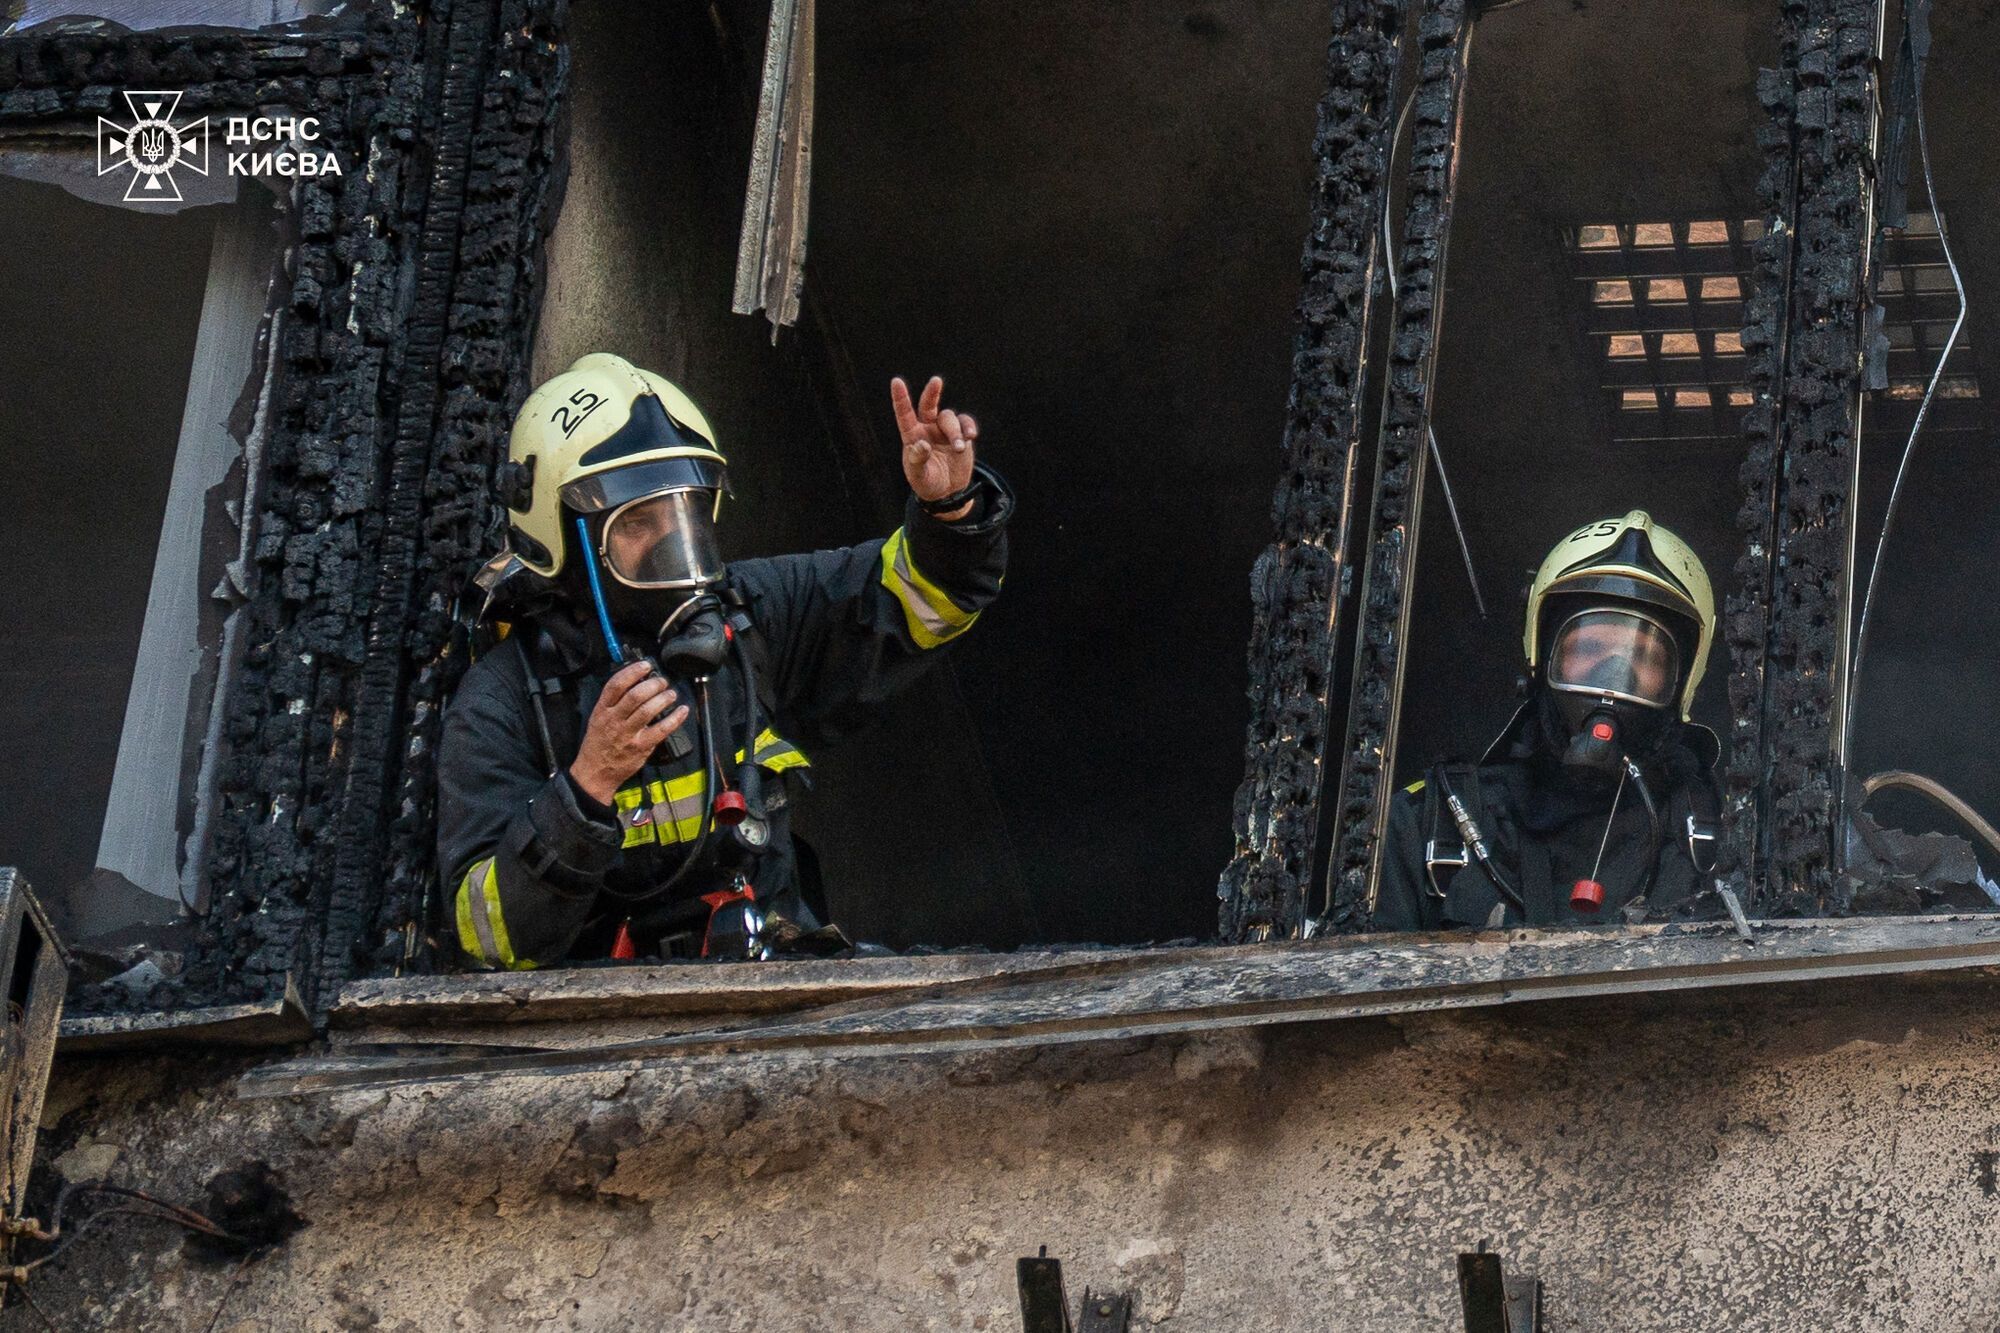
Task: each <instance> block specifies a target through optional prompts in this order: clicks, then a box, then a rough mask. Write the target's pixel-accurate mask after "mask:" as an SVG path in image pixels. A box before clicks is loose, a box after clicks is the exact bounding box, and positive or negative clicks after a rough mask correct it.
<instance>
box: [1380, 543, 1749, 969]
mask: <svg viewBox="0 0 2000 1333" xmlns="http://www.w3.org/2000/svg"><path fill="white" fill-rule="evenodd" d="M1714 638H1715V595H1714V592H1713V590H1712V589H1711V588H1710V586H1709V581H1708V574H1707V571H1706V570H1704V569H1703V568H1702V564H1701V561H1700V559H1699V558H1697V557H1696V555H1695V553H1694V551H1693V550H1692V549H1691V548H1690V547H1689V546H1688V544H1687V543H1686V542H1684V541H1682V540H1681V539H1680V537H1678V536H1677V535H1675V534H1674V533H1673V532H1671V531H1669V530H1668V529H1667V528H1665V527H1663V526H1661V525H1660V524H1658V523H1656V522H1654V521H1653V518H1652V516H1651V515H1649V514H1647V513H1646V512H1645V511H1644V510H1641V509H1635V510H1632V511H1631V512H1630V513H1628V514H1625V515H1624V516H1623V517H1619V518H1607V519H1603V520H1600V521H1598V522H1594V523H1586V524H1585V525H1584V526H1582V527H1580V528H1578V529H1577V530H1576V531H1574V532H1572V533H1570V534H1569V535H1568V536H1567V537H1565V538H1563V539H1562V540H1561V541H1559V542H1557V543H1556V546H1555V549H1554V550H1552V551H1550V552H1549V555H1548V558H1547V559H1546V560H1544V561H1543V562H1542V565H1541V568H1540V569H1539V570H1538V571H1537V572H1536V575H1535V581H1534V584H1533V586H1532V587H1531V589H1530V590H1529V594H1528V608H1527V616H1526V623H1525V625H1524V627H1523V630H1522V649H1523V652H1524V655H1525V657H1526V661H1527V666H1528V697H1527V699H1526V700H1525V701H1524V702H1523V703H1522V705H1521V707H1520V708H1519V709H1518V710H1517V711H1516V713H1515V715H1514V717H1513V720H1512V721H1511V722H1509V724H1508V725H1507V728H1506V729H1505V730H1504V731H1503V732H1502V733H1501V735H1500V737H1499V739H1497V740H1496V741H1495V742H1494V743H1493V744H1492V746H1490V747H1489V748H1488V750H1487V752H1486V754H1485V756H1484V757H1483V758H1482V759H1481V760H1480V762H1479V763H1477V764H1439V765H1436V766H1434V767H1433V768H1431V769H1430V771H1429V772H1428V773H1427V774H1426V776H1425V778H1424V780H1423V781H1421V782H1417V783H1413V784H1412V785H1411V786H1410V787H1408V788H1407V789H1405V790H1404V791H1402V792H1399V793H1398V794H1397V797H1396V800H1395V801H1394V802H1393V804H1392V805H1391V808H1390V815H1389V828H1388V835H1387V840H1386V842H1385V844H1384V847H1383V858H1382V876H1381V883H1380V885H1379V887H1378V891H1377V894H1376V899H1375V906H1374V924H1375V925H1376V927H1377V928H1378V929H1384V930H1397V929H1403V930H1415V929H1438V928H1441V927H1487V926H1501V925H1518V924H1527V925H1556V924H1564V923H1573V922H1580V921H1589V920H1602V919H1604V918H1606V917H1607V916H1611V917H1612V918H1613V919H1618V918H1619V917H1620V916H1621V915H1622V916H1624V917H1631V918H1637V917H1639V916H1642V915H1644V914H1645V913H1648V912H1655V911H1659V910H1662V909H1665V908H1668V907H1670V906H1671V905H1672V904H1674V903H1675V902H1678V901H1680V900H1682V899H1685V898H1687V897H1689V896H1691V895H1693V894H1694V893H1696V892H1698V891H1699V890H1700V889H1701V888H1703V887H1705V880H1706V877H1707V875H1708V873H1709V871H1710V869H1711V868H1712V866H1713V863H1714V855H1713V854H1714V849H1715V837H1716V816H1717V812H1718V810H1719V808H1720V804H1721V797H1720V793H1719V792H1718V790H1717V788H1716V783H1715V772H1714V770H1715V763H1716V760H1717V757H1718V751H1719V749H1720V746H1719V743H1718V742H1717V740H1716V738H1715V735H1714V733H1713V732H1711V731H1709V730H1708V729H1707V728H1706V727H1701V726H1698V725H1696V724H1694V723H1693V722H1691V721H1690V720H1689V719H1690V717H1691V716H1692V709H1693V706H1694V696H1695V689H1696V687H1697V686H1699V685H1700V683H1701V679H1702V675H1703V672H1704V669H1705V667H1706V664H1707V661H1708V654H1709V649H1710V646H1711V644H1712V643H1713V640H1714Z"/></svg>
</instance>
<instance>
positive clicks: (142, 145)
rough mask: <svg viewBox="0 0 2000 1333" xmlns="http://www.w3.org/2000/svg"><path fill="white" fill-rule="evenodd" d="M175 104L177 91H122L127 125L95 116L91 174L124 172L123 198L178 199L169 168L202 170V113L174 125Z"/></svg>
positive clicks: (134, 200) (202, 173) (205, 141)
mask: <svg viewBox="0 0 2000 1333" xmlns="http://www.w3.org/2000/svg"><path fill="white" fill-rule="evenodd" d="M180 104H181V95H180V94H179V93H126V94H125V105H126V106H127V107H129V108H131V111H132V123H131V124H130V125H120V124H118V123H117V122H116V121H113V120H107V119H105V118H104V117H103V116H99V117H98V118H97V174H98V175H100V176H103V175H108V174H109V173H111V172H113V171H121V170H122V171H130V172H131V173H132V183H131V184H130V185H128V186H126V187H125V202H126V203H128V204H133V203H138V204H147V203H179V202H180V198H181V192H180V188H179V187H178V186H176V185H175V184H174V169H175V168H176V167H186V168H187V169H188V170H189V171H192V172H194V173H195V174H196V175H197V176H206V175H207V174H208V117H207V116H203V117H202V118H201V119H199V120H191V121H188V122H187V123H186V124H183V125H176V124H174V110H175V108H177V107H178V106H180Z"/></svg>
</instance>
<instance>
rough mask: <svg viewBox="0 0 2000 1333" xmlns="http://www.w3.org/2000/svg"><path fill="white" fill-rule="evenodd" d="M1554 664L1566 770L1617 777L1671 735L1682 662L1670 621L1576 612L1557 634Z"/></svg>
mask: <svg viewBox="0 0 2000 1333" xmlns="http://www.w3.org/2000/svg"><path fill="white" fill-rule="evenodd" d="M1547 663H1548V666H1547V670H1546V674H1545V675H1544V678H1543V680H1544V683H1545V684H1546V685H1547V687H1548V691H1549V699H1550V702H1551V705H1552V707H1553V709H1554V711H1555V713H1556V715H1557V717H1558V718H1559V719H1560V721H1561V726H1562V733H1563V738H1564V740H1565V748H1564V749H1563V753H1562V762H1563V764H1564V766H1565V767H1568V768H1572V769H1577V770H1581V771H1586V772H1596V773H1602V774H1605V775H1607V776H1608V775H1614V774H1616V773H1617V772H1618V771H1619V769H1620V767H1621V766H1622V764H1623V763H1624V760H1625V757H1626V756H1627V755H1635V756H1636V755H1644V754H1646V753H1648V752H1650V751H1651V750H1652V749H1653V748H1654V746H1656V745H1657V744H1658V743H1659V741H1660V738H1661V737H1662V736H1663V735H1664V734H1665V732H1666V729H1667V726H1668V723H1669V722H1670V721H1671V719H1672V712H1671V709H1672V707H1673V703H1674V698H1675V693H1676V691H1677V689H1678V687H1679V684H1680V679H1681V656H1680V648H1679V643H1678V640H1677V639H1676V637H1675V635H1674V633H1673V631H1672V630H1671V629H1670V628H1669V627H1668V625H1667V623H1666V622H1665V621H1664V620H1662V619H1660V618H1658V617H1655V616H1653V615H1651V614H1649V613H1647V612H1645V611H1641V610H1638V609H1636V608H1632V607H1598V608H1593V609H1589V610H1582V611H1577V612H1575V613H1574V614H1571V615H1570V616H1569V617H1568V618H1567V619H1565V620H1563V621H1562V622H1561V623H1560V624H1559V625H1558V626H1557V627H1556V630H1555V633H1554V634H1553V635H1552V636H1551V641H1550V650H1549V654H1548V658H1547Z"/></svg>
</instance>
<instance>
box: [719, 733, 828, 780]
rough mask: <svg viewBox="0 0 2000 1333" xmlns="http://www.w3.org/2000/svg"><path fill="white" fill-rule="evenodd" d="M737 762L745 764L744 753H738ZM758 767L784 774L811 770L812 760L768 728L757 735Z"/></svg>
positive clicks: (739, 751)
mask: <svg viewBox="0 0 2000 1333" xmlns="http://www.w3.org/2000/svg"><path fill="white" fill-rule="evenodd" d="M736 762H737V763H739V764H740V763H742V762H743V751H741V750H738V751H737V752H736ZM757 767H759V768H766V769H769V770H770V771H771V772H773V773H782V772H784V771H785V770H786V769H788V768H811V767H812V760H810V759H808V758H806V756H805V751H803V750H801V749H799V747H798V746H796V745H794V744H792V743H791V742H790V741H788V740H786V739H785V738H784V737H783V736H780V735H779V734H778V733H777V732H775V731H773V730H771V729H770V728H769V727H766V728H764V729H763V730H762V731H760V732H758V733H757Z"/></svg>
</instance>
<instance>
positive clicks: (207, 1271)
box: [0, 973, 2000, 1333]
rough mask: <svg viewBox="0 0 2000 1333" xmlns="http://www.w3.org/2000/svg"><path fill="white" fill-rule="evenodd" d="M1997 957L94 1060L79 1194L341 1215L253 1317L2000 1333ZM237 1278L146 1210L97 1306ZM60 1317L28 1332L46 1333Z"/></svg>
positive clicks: (105, 1256) (85, 1104)
mask: <svg viewBox="0 0 2000 1333" xmlns="http://www.w3.org/2000/svg"><path fill="white" fill-rule="evenodd" d="M1995 998H1996V991H1995V981H1994V980H1993V979H1992V978H1990V977H1987V976H1985V975H1983V974H1970V973H1967V974H1959V975H1957V976H1953V977H1948V978H1903V979H1895V980H1889V981H1883V980H1879V979H1877V980H1868V981H1856V982H1853V983H1835V984H1830V985H1809V986H1796V987H1789V988H1780V987H1772V988H1767V989H1759V990H1756V991H1739V992H1735V993H1733V994H1710V995H1706V996H1703V995H1689V994H1681V995H1674V996H1652V997H1643V998H1637V999H1631V1000H1624V1001H1580V1002H1574V1003H1571V1002H1549V1003H1544V1004H1538V1005H1536V1004H1524V1005H1518V1006H1513V1007H1510V1008H1507V1009H1500V1010H1490V1011H1469V1012H1461V1013H1459V1014H1457V1015H1445V1014H1435V1015H1414V1016H1409V1017H1405V1018H1402V1019H1396V1020H1357V1021H1350V1022H1341V1023H1329V1024H1316V1025H1303V1026H1296V1027H1284V1028H1268V1029H1253V1030H1247V1031H1242V1032H1235V1033H1224V1034H1215V1035H1209V1036H1199V1037H1183V1038H1159V1039H1152V1040H1147V1041H1139V1042H1130V1043H1121V1044H1107V1045H1102V1046H1084V1047H1074V1048H1043V1049H1039V1050H1027V1051H1014V1052H1001V1053H991V1054H975V1055H964V1056H957V1057H910V1058H900V1059H880V1060H853V1061H848V1062H817V1063H816V1062H811V1061H799V1060H772V1061H759V1062H746V1063H741V1064H730V1065H704V1066H684V1067H680V1068H664V1069H657V1070H651V1071H646V1072H641V1073H638V1074H622V1073H621V1074H583V1075H577V1076H574V1077H571V1078H568V1079H491V1080H487V1081H484V1082H480V1083H468V1084H465V1085H460V1086H441V1087H433V1088H406V1089H399V1090H394V1091H389V1092H380V1091H370V1092H349V1093H342V1094H337V1095H334V1096H331V1097H327V1098H306V1099H281V1100H270V1101H255V1102H243V1101H236V1100H233V1099H232V1096H231V1093H230V1083H231V1078H232V1075H233V1074H234V1073H235V1072H236V1071H237V1070H238V1069H240V1068H242V1067H243V1066H242V1065H241V1064H240V1063H229V1062H224V1061H218V1060H209V1059H203V1060H183V1061H174V1062H169V1061H164V1060H151V1061H144V1060H133V1059H131V1058H130V1057H116V1056H107V1057H103V1058H98V1059H88V1058H69V1059H65V1060H62V1061H60V1062H59V1065H58V1070H57V1077H56V1081H55V1085H54V1088H53V1089H52V1096H51V1099H50V1103H49V1109H48V1111H47V1114H46V1116H45V1123H46V1124H47V1125H49V1126H50V1127H51V1128H49V1129H46V1130H45V1131H44V1141H43V1160H44V1162H45V1164H52V1167H51V1166H46V1165H45V1168H44V1172H45V1174H44V1175H43V1177H42V1178H41V1183H40V1188H41V1189H43V1190H47V1189H49V1188H50V1187H52V1186H53V1184H54V1183H55V1177H56V1175H58V1174H60V1175H70V1176H76V1177H89V1176H95V1175H98V1174H108V1175H109V1176H110V1178H111V1179H113V1180H114V1181H116V1182H119V1183H122V1184H131V1185H139V1186H143V1187H145V1188H149V1189H152V1190H155V1191H156V1192H160V1193H162V1194H164V1195H165V1196H166V1197H169V1198H172V1199H176V1200H187V1201H191V1202H193V1201H198V1200H200V1199H201V1197H202V1194H203V1185H204V1182H206V1181H207V1180H208V1179H209V1178H210V1177H211V1176H213V1175H215V1174H216V1173H218V1172H220V1171H223V1170H226V1169H232V1168H240V1167H243V1166H245V1165H246V1164H248V1163H252V1162H265V1163H268V1164H269V1165H270V1166H271V1167H272V1168H273V1169H274V1170H275V1172H276V1173H277V1176H278V1178H279V1180H280V1181H281V1182H282V1183H283V1184H284V1186H285V1188H286V1189H287V1190H288V1192H289V1193H290V1196H291V1201H292V1204H293V1206H294V1207H295V1208H296V1209H297V1211H298V1212H299V1214H300V1215H301V1216H302V1217H303V1218H304V1220H305V1222H306V1225H305V1227H304V1229H302V1230H300V1231H299V1232H297V1233H296V1234H295V1235H294V1236H293V1237H292V1238H291V1239H290V1240H289V1242H287V1243H286V1244H285V1245H284V1246H282V1247H281V1248H279V1249H277V1250H274V1251H272V1252H270V1253H269V1254H267V1255H265V1256H264V1257H262V1258H259V1259H256V1260H254V1261H252V1262H251V1263H250V1264H248V1265H247V1266H246V1267H244V1268H243V1270H242V1273H241V1277H242V1286H241V1288H240V1289H239V1290H236V1291H234V1292H233V1293H232V1294H230V1296H229V1302H228V1304H227V1306H226V1307H225V1308H224V1311H223V1315H222V1318H221V1319H220V1321H219V1322H218V1324H217V1327H218V1328H221V1329H229V1330H232V1331H233V1333H264V1331H266V1330H270V1331H273V1333H275V1331H276V1330H290V1329H326V1328H348V1329H364V1328H382V1329H397V1330H410V1331H414V1330H418V1329H425V1330H428V1329H435V1328H460V1329H503V1328H505V1329H515V1328H526V1327H538V1328H555V1329H616V1328H636V1327H645V1328H668V1329H688V1330H711V1329H713V1330H724V1329H728V1330H787V1331H790V1330H850V1329H851V1330H877V1329H886V1328H895V1329H905V1328H908V1329H937V1330H946V1329H953V1330H957V1329H964V1330H1007V1329H1013V1328H1017V1327H1018V1326H1019V1322H1018V1321H1019V1312H1018V1305H1017V1301H1016V1296H1015V1289H1014V1269H1013V1264H1014V1260H1015V1259H1016V1258H1017V1257H1019V1256H1021V1255H1026V1254H1033V1253H1035V1251H1036V1248H1037V1247H1038V1246H1041V1245H1047V1246H1048V1247H1049V1253H1050V1254H1052V1255H1055V1256H1057V1257H1060V1258H1061V1259H1062V1260H1063V1261H1064V1265H1065V1271H1066V1274H1067V1275H1068V1278H1069V1281H1070V1285H1071V1289H1072V1291H1080V1290H1081V1288H1082V1287H1083V1286H1084V1285H1085V1284H1086V1283H1088V1284H1090V1285H1092V1286H1095V1287H1097V1288H1099V1289H1100V1290H1101V1289H1104V1288H1106V1287H1136V1288H1137V1290H1138V1293H1139V1310H1140V1320H1139V1322H1138V1323H1137V1324H1136V1325H1135V1327H1140V1328H1161V1329H1168V1330H1172V1329H1189V1330H1195V1329H1200V1330H1218V1329H1251V1328H1257V1329H1272V1330H1293V1329H1298V1330H1304V1329H1315V1328H1324V1327H1326V1326H1327V1324H1328V1321H1329V1318H1330V1317H1331V1316H1332V1313H1333V1312H1338V1319H1339V1322H1340V1325H1341V1326H1342V1327H1343V1328H1353V1329H1362V1330H1383V1331H1384V1333H1388V1331H1389V1330H1395V1331H1396V1333H1406V1331H1407V1330H1409V1329H1412V1328H1443V1327H1449V1326H1452V1324H1453V1322H1454V1321H1455V1320H1456V1318H1457V1313H1456V1311H1457V1306H1456V1301H1457V1296H1456V1291H1455V1286H1454V1278H1453V1272H1454V1270H1453V1263H1452V1255H1453V1254H1454V1253H1455V1252H1456V1251H1458V1250H1461V1249H1469V1248H1471V1247H1472V1246H1473V1245H1475V1244H1476V1243H1477V1242H1478V1241H1480V1240H1487V1241H1490V1242H1491V1243H1492V1245H1493V1246H1494V1248H1496V1249H1497V1250H1499V1252H1500V1253H1501V1254H1502V1255H1503V1256H1504V1258H1505V1261H1506V1262H1507V1264H1508V1265H1509V1267H1510V1270H1517V1271H1522V1272H1536V1273H1539V1274H1540V1275H1541V1276H1542V1277H1543V1278H1544V1279H1545V1281H1546V1282H1547V1284H1548V1316H1549V1322H1550V1326H1551V1327H1554V1328H1558V1329H1610V1328H1617V1329H1623V1330H1653V1329H1659V1330H1680V1329H1687V1328H1697V1327H1709V1326H1713V1324H1714V1322H1715V1320H1716V1319H1717V1318H1718V1317H1719V1316H1721V1315H1724V1314H1726V1317H1727V1322H1728V1324H1729V1327H1731V1328H1733V1329H1743V1330H1767V1329H1768V1330H1774V1331H1775V1330H1787V1331H1789V1330H1794V1329H1799V1328H1812V1329H1817V1330H1847V1329H1854V1330H1860V1329H1870V1330H1880V1329H1903V1328H1910V1329H1916V1328H1945V1327H1949V1328H1974V1327H1991V1326H1993V1325H1994V1323H1995V1322H1996V1321H2000V1260H1996V1259H1995V1257H1994V1256H1995V1255H1996V1254H2000V1186H1996V1184H1995V1176H1996V1169H1995V1167H1994V1162H1995V1161H1996V1160H2000V1156H1996V1154H2000V1128H1996V1125H1995V1121H1994V1118H1993V1117H1992V1116H1991V1115H1990V1114H1989V1111H1988V1108H1990V1107H1991V1106H1992V1105H1993V1104H1994V1102H1995V1100H1996V1098H2000V1069H1996V1068H1995V1066H1994V1064H1993V1061H1992V1058H1991V1051H1992V1047H1993V1043H1994V1040H1995V1038H1996V1036H2000V1020H1997V1019H1995V1018H1994V1017H1993V1013H1994V1000H1995ZM230 1277H231V1268H230V1266H229V1265H227V1264H224V1265H220V1266H204V1265H203V1264H201V1263H199V1262H197V1261H195V1260H193V1259H190V1258H187V1257H185V1256H184V1255H183V1254H182V1252H181V1242H180V1240H179V1238H178V1237H177V1236H175V1235H173V1234H170V1233H169V1232H167V1231H165V1230H163V1229H159V1228H157V1227H156V1226H153V1225H152V1224H146V1223H137V1222H128V1221H119V1222H115V1223H111V1224H107V1231H106V1232H105V1234H103V1235H101V1236H98V1237H97V1238H95V1239H93V1240H89V1241H86V1242H83V1243H80V1244H79V1246H78V1247H77V1249H76V1250H75V1251H73V1252H72V1256H71V1257H69V1258H66V1259H64V1260H63V1261H61V1262H60V1263H59V1264H57V1265H52V1266H51V1268H50V1269H49V1270H47V1271H45V1272H43V1273H42V1274H41V1275H40V1276H39V1277H38V1278H37V1285H36V1287H35V1294H36V1299H37V1300H38V1301H39V1302H40V1303H41V1305H42V1307H43V1309H45V1310H46V1311H48V1313H49V1315H50V1317H51V1318H52V1319H53V1320H54V1321H55V1322H56V1324H57V1326H58V1327H65V1328H67V1327H116V1328H121V1329H132V1330H140V1331H142V1333H143V1331H145V1330H167V1329H173V1330H180V1329H185V1328H190V1327H195V1328H199V1327H202V1326H204V1322H205V1321H206V1320H207V1319H208V1318H209V1317H210V1316H211V1314H212V1312H213V1311H214V1309H215V1307H216V1304H217V1302H218V1301H220V1300H221V1299H222V1297H223V1295H224V1293H225V1291H226V1290H227V1288H228V1285H229V1281H230ZM31 1318H32V1317H31V1316H28V1315H27V1314H26V1312H25V1311H22V1310H18V1309H17V1310H10V1311H8V1312H6V1314H5V1315H3V1316H0V1327H6V1328H28V1327H37V1326H38V1325H35V1324H33V1323H32V1322H24V1321H25V1320H31Z"/></svg>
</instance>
